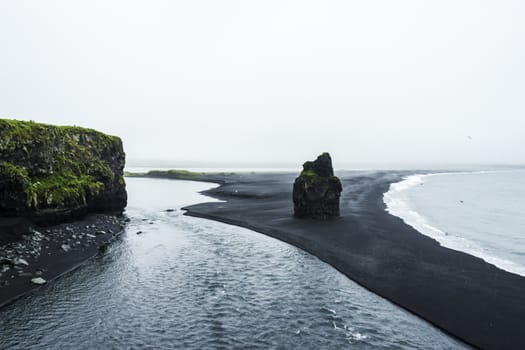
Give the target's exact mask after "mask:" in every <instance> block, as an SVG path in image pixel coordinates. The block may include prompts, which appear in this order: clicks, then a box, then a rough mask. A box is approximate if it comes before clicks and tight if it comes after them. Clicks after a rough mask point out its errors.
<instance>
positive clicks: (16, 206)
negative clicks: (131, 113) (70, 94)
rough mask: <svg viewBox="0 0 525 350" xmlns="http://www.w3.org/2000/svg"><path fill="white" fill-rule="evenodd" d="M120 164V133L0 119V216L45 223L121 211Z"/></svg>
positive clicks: (123, 202) (124, 197)
mask: <svg viewBox="0 0 525 350" xmlns="http://www.w3.org/2000/svg"><path fill="white" fill-rule="evenodd" d="M124 164H125V153H124V150H123V146H122V141H121V139H120V138H119V137H116V136H110V135H106V134H103V133H101V132H98V131H95V130H92V129H86V128H81V127H75V126H53V125H47V124H40V123H35V122H25V121H16V120H9V119H0V217H23V218H27V219H29V220H30V221H32V222H33V223H36V224H39V225H50V224H56V223H60V222H65V221H71V220H75V219H78V218H81V217H83V216H84V215H86V214H87V213H90V212H113V211H122V210H123V209H124V207H125V206H126V202H127V194H126V185H125V182H124V177H123V172H124Z"/></svg>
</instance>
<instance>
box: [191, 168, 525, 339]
mask: <svg viewBox="0 0 525 350" xmlns="http://www.w3.org/2000/svg"><path fill="white" fill-rule="evenodd" d="M411 173H414V172H411ZM408 174H410V173H408V172H344V173H339V174H336V175H338V176H340V178H341V180H342V182H343V194H342V197H341V217H340V218H336V219H332V220H329V221H321V222H320V221H313V220H305V219H296V218H293V204H292V193H291V191H292V182H293V179H294V175H293V174H249V175H248V174H246V175H232V176H228V177H226V178H224V177H221V178H218V179H213V177H210V176H207V177H206V178H205V179H202V180H203V181H204V180H205V181H214V180H215V181H214V182H217V183H220V184H221V186H220V187H218V188H215V189H212V190H209V191H206V192H205V194H206V195H209V196H211V197H214V198H218V199H221V200H224V201H226V202H222V203H219V202H215V203H203V204H198V205H194V206H190V207H188V208H186V209H187V210H188V211H187V215H191V216H196V217H202V218H208V219H213V220H217V221H221V222H225V223H229V224H234V225H238V226H242V227H246V228H249V229H252V230H255V231H258V232H261V233H264V234H266V235H269V236H271V237H274V238H277V239H279V240H282V241H284V242H287V243H290V244H293V245H295V246H297V247H299V248H301V249H303V250H305V251H307V252H309V253H311V254H313V255H315V256H317V257H318V258H319V259H321V260H323V261H325V262H326V263H328V264H330V265H332V266H333V267H335V268H336V269H337V270H339V271H340V272H342V273H343V274H345V275H346V276H348V277H349V278H351V279H352V280H354V281H356V282H357V283H359V284H361V285H362V286H364V287H365V288H367V289H369V290H370V291H372V292H374V293H376V294H378V295H380V296H383V297H384V298H386V299H388V300H390V301H392V302H393V303H395V304H398V305H400V306H401V307H403V308H405V309H407V310H409V311H411V312H413V313H414V314H416V315H419V316H420V317H422V318H423V319H425V320H427V321H429V322H430V323H432V324H434V325H436V326H437V327H439V328H441V329H442V330H444V331H445V332H447V333H449V334H451V335H453V336H455V337H457V338H459V339H461V340H463V341H465V342H466V343H468V344H471V345H473V346H476V347H479V348H482V349H525V323H524V320H525V278H523V277H521V276H518V275H515V274H512V273H509V272H506V271H503V270H500V269H498V268H496V267H495V266H493V265H491V264H488V263H486V262H484V261H483V260H481V259H479V258H476V257H473V256H471V255H468V254H465V253H462V252H458V251H454V250H451V249H448V248H444V247H442V246H440V245H439V244H438V243H437V242H436V241H435V240H433V239H431V238H429V237H426V236H424V235H422V234H420V233H419V232H417V231H416V230H415V229H413V228H411V227H410V226H408V225H406V224H405V223H404V222H403V221H402V220H401V219H399V218H397V217H395V216H392V215H390V214H389V213H388V212H386V211H385V204H384V203H383V194H384V193H385V192H386V191H387V190H388V188H389V186H390V184H391V183H393V182H397V181H400V180H401V179H402V178H403V177H404V176H406V175H408ZM194 180H199V178H194Z"/></svg>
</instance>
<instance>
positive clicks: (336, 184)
mask: <svg viewBox="0 0 525 350" xmlns="http://www.w3.org/2000/svg"><path fill="white" fill-rule="evenodd" d="M341 191H342V186H341V181H340V180H339V178H338V177H336V176H334V169H333V167H332V158H331V157H330V154H328V153H323V154H321V155H320V156H319V157H317V159H316V160H315V161H313V162H306V163H304V164H303V171H302V172H301V174H300V175H299V177H297V178H296V179H295V182H294V186H293V202H294V214H295V217H298V218H311V219H327V218H330V217H334V216H339V198H340V197H341Z"/></svg>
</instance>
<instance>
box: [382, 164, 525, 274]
mask: <svg viewBox="0 0 525 350" xmlns="http://www.w3.org/2000/svg"><path fill="white" fill-rule="evenodd" d="M384 201H385V203H386V205H387V210H388V211H389V212H390V213H391V214H393V215H396V216H398V217H400V218H402V219H403V220H404V221H405V222H406V223H407V224H409V225H411V226H413V227H414V228H415V229H417V230H418V231H420V232H421V233H423V234H425V235H428V236H430V237H432V238H434V239H436V240H437V241H438V242H439V243H440V244H441V245H443V246H445V247H448V248H452V249H455V250H459V251H463V252H466V253H469V254H471V255H475V256H477V257H480V258H482V259H484V260H485V261H487V262H489V263H491V264H494V265H496V266H498V267H499V268H501V269H504V270H507V271H510V272H513V273H516V274H519V275H522V276H525V170H505V171H479V172H465V173H440V174H428V175H413V176H409V177H408V178H406V179H405V180H404V181H401V182H399V183H395V184H392V185H391V187H390V190H389V192H387V193H386V194H385V196H384Z"/></svg>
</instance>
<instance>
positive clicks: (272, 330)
mask: <svg viewBox="0 0 525 350" xmlns="http://www.w3.org/2000/svg"><path fill="white" fill-rule="evenodd" d="M127 182H128V191H129V207H128V209H127V215H128V216H129V217H130V218H131V219H132V221H131V222H130V224H129V226H128V228H127V230H126V232H125V233H124V234H123V235H122V238H121V239H120V240H119V241H117V242H116V243H115V244H113V245H112V246H111V248H110V249H109V251H108V252H107V253H106V254H105V255H104V256H100V257H97V258H96V259H94V260H92V261H90V262H88V263H87V264H85V265H84V266H83V267H81V268H80V269H78V270H76V271H74V272H72V273H70V274H67V275H66V276H64V277H62V278H60V279H59V280H57V281H56V282H55V283H51V284H49V285H46V286H44V287H43V288H41V289H39V290H38V291H36V292H35V293H32V294H31V295H30V296H28V297H25V298H23V299H21V300H19V301H17V302H16V303H14V304H12V305H10V306H8V307H7V308H5V309H3V310H2V311H0V320H1V321H0V348H1V349H113V348H126V349H144V348H151V349H153V348H155V349H158V348H165V349H172V348H183V349H204V348H219V349H220V348H224V349H230V348H260V349H268V348H273V349H291V348H297V349H320V348H330V349H340V348H349V349H378V348H383V349H422V348H425V349H430V348H431V349H460V348H464V346H463V345H461V344H459V343H458V342H456V341H455V340H454V339H452V338H450V337H448V336H446V335H444V334H443V333H442V332H440V331H439V330H437V329H435V328H434V327H432V326H431V325H429V324H428V323H426V322H424V321H422V320H420V319H419V318H417V317H415V316H413V315H411V314H409V313H407V312H405V311H403V310H401V309H399V308H398V307H396V306H394V305H392V304H391V303H389V302H387V301H385V300H383V299H381V298H379V297H378V296H376V295H374V294H372V293H370V292H368V291H366V290H365V289H363V288H361V287H360V286H358V285H356V284H355V283H353V282H352V281H350V280H349V279H347V278H346V277H345V276H343V275H342V274H340V273H339V272H337V271H336V270H335V269H333V268H331V267H330V266H328V265H326V264H324V263H322V262H321V261H319V260H318V259H316V258H315V257H313V256H311V255H309V254H307V253H305V252H303V251H301V250H299V249H296V248H295V247H292V246H290V245H288V244H285V243H283V242H280V241H277V240H274V239H271V238H269V237H266V236H264V235H261V234H258V233H255V232H253V231H250V230H247V229H243V228H239V227H234V226H230V225H226V224H223V223H218V222H213V221H208V220H204V219H198V218H192V217H186V216H182V212H181V211H180V210H179V208H180V207H182V206H184V205H188V204H191V203H197V202H202V201H209V200H210V199H209V198H205V197H203V196H201V195H199V194H197V192H198V191H201V190H204V189H206V188H209V187H210V186H212V185H210V184H203V183H195V182H184V181H169V180H153V179H128V180H127ZM167 208H173V209H175V211H174V212H165V211H164V210H165V209H167ZM138 231H143V233H142V234H140V235H137V234H136V233H137V232H138Z"/></svg>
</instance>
